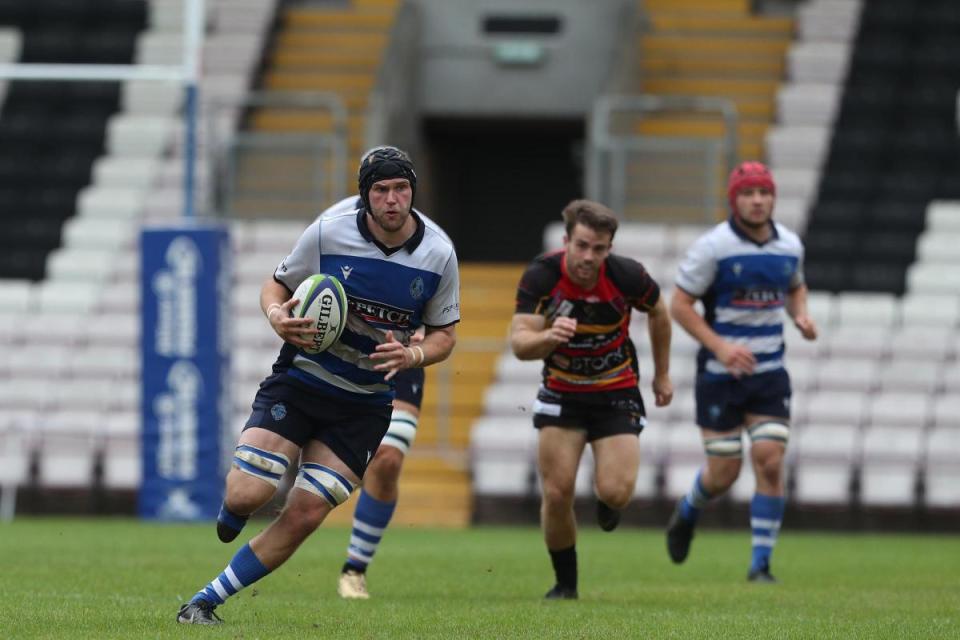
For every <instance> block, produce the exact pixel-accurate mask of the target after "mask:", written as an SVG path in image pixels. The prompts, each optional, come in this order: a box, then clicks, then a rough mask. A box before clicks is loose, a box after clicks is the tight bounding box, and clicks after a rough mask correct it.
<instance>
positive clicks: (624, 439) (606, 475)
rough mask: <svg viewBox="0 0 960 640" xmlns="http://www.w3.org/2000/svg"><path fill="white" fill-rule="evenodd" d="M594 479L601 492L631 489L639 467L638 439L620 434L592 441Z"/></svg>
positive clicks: (635, 480)
mask: <svg viewBox="0 0 960 640" xmlns="http://www.w3.org/2000/svg"><path fill="white" fill-rule="evenodd" d="M590 445H591V447H592V448H593V459H594V463H595V464H594V467H595V472H594V477H595V480H596V483H597V488H598V489H599V490H601V492H602V491H603V490H604V489H605V488H609V489H610V490H611V491H615V490H618V489H623V488H624V487H629V488H631V489H632V488H633V486H634V485H635V484H636V483H637V470H638V468H639V467H640V439H639V438H638V437H637V436H636V435H633V434H627V433H621V434H617V435H612V436H607V437H605V438H600V439H598V440H594V441H593V442H591V443H590Z"/></svg>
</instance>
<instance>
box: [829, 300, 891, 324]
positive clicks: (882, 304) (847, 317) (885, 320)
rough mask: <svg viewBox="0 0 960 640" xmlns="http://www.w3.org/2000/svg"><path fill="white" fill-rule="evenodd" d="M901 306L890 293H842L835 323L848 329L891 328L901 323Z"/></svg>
mask: <svg viewBox="0 0 960 640" xmlns="http://www.w3.org/2000/svg"><path fill="white" fill-rule="evenodd" d="M898 312H899V305H898V304H897V299H896V298H895V297H894V296H893V294H889V293H841V294H839V295H838V296H837V298H836V307H835V313H836V316H835V318H834V322H837V323H839V324H841V325H845V326H848V327H851V326H853V327H857V328H858V329H859V328H860V327H863V326H867V325H869V326H878V327H891V326H893V325H894V324H896V323H897V322H898V321H899V317H898Z"/></svg>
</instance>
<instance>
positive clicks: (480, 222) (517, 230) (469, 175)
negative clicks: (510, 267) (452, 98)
mask: <svg viewBox="0 0 960 640" xmlns="http://www.w3.org/2000/svg"><path fill="white" fill-rule="evenodd" d="M424 139H425V143H426V150H427V153H426V157H427V158H428V159H429V160H428V161H429V165H430V169H429V176H430V177H429V180H430V187H429V188H430V192H431V193H432V198H431V202H430V206H431V207H432V210H430V211H428V213H432V214H433V216H434V217H435V218H436V219H437V220H438V221H440V223H441V224H442V225H443V228H444V229H445V230H446V231H447V233H449V234H450V236H451V238H453V241H454V242H455V243H456V245H457V254H458V256H459V258H460V260H462V261H484V262H526V261H529V260H530V259H531V258H533V256H535V255H536V254H538V253H540V252H541V251H542V250H543V229H544V227H545V226H546V225H547V223H549V222H552V221H554V220H559V219H560V211H561V209H563V207H564V205H566V204H567V203H568V202H569V201H570V200H573V199H575V198H580V197H582V196H583V175H584V170H583V144H584V123H583V121H581V120H574V121H571V120H562V121H539V120H536V121H534V120H530V121H523V120H520V121H518V120H481V121H478V120H454V119H431V120H427V121H426V122H425V124H424Z"/></svg>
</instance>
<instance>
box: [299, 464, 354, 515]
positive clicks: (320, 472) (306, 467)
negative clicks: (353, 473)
mask: <svg viewBox="0 0 960 640" xmlns="http://www.w3.org/2000/svg"><path fill="white" fill-rule="evenodd" d="M293 486H295V487H297V488H299V489H303V490H304V491H309V492H310V493H313V494H315V495H318V496H320V497H321V498H323V499H324V500H326V501H327V502H328V503H329V504H330V506H331V507H336V506H337V505H341V504H343V503H344V502H346V501H347V499H348V498H350V494H351V493H353V489H354V487H353V484H351V482H350V481H349V480H347V479H346V478H344V477H343V476H342V475H340V474H339V473H337V472H336V471H334V470H333V469H331V468H330V467H325V466H323V465H322V464H317V463H315V462H304V463H303V464H302V465H300V471H299V473H297V481H296V482H295V483H294V484H293Z"/></svg>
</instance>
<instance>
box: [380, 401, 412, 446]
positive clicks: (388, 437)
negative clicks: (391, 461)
mask: <svg viewBox="0 0 960 640" xmlns="http://www.w3.org/2000/svg"><path fill="white" fill-rule="evenodd" d="M416 437H417V417H416V416H415V415H413V414H412V413H410V412H409V411H394V412H393V414H392V415H391V416H390V428H389V429H387V433H386V434H384V436H383V440H381V441H380V444H381V445H386V446H388V447H394V448H396V449H399V450H400V451H401V452H402V453H403V454H404V455H406V454H408V453H410V447H411V446H412V445H413V441H414V439H415V438H416Z"/></svg>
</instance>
